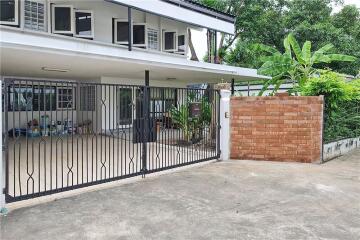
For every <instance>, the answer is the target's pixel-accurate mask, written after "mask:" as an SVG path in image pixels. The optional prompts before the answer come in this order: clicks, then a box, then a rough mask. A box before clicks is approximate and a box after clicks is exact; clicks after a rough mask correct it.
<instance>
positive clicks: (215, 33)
mask: <svg viewBox="0 0 360 240" xmlns="http://www.w3.org/2000/svg"><path fill="white" fill-rule="evenodd" d="M214 35H215V36H214V42H215V44H214V45H215V46H214V63H215V64H217V63H218V58H217V31H214Z"/></svg>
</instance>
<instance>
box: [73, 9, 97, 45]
mask: <svg viewBox="0 0 360 240" xmlns="http://www.w3.org/2000/svg"><path fill="white" fill-rule="evenodd" d="M74 13H75V36H76V37H81V38H94V17H93V12H92V11H87V10H75V11H74Z"/></svg>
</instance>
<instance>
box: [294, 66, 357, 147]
mask: <svg viewBox="0 0 360 240" xmlns="http://www.w3.org/2000/svg"><path fill="white" fill-rule="evenodd" d="M301 93H302V95H305V96H320V95H323V96H324V99H325V111H324V126H325V128H324V140H325V141H326V142H329V141H334V140H338V139H342V138H350V137H357V136H360V80H355V81H353V82H350V83H347V82H345V80H344V78H343V77H341V76H340V75H339V74H337V73H334V72H327V73H324V74H322V75H321V76H320V77H317V78H311V79H310V80H309V81H308V82H307V83H306V84H305V86H303V87H302V88H301Z"/></svg>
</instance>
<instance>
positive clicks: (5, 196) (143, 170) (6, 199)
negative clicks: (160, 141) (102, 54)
mask: <svg viewBox="0 0 360 240" xmlns="http://www.w3.org/2000/svg"><path fill="white" fill-rule="evenodd" d="M10 79H11V80H8V81H7V80H5V79H4V80H2V79H0V83H2V85H1V86H2V87H4V88H3V94H4V109H3V110H4V114H2V115H1V116H0V124H1V126H0V130H1V133H2V134H4V141H2V138H1V139H0V146H3V147H4V153H5V154H4V155H5V157H4V158H3V156H0V161H1V162H0V170H1V172H0V177H1V179H0V187H2V186H4V188H3V189H2V191H1V194H0V209H1V208H2V207H5V204H6V203H10V202H15V201H21V200H26V199H31V198H36V197H41V196H46V195H50V194H55V193H60V192H64V191H70V190H75V189H79V188H83V187H89V186H93V185H97V184H102V183H107V182H112V181H117V180H121V179H126V178H131V177H135V176H140V175H142V177H143V178H144V177H145V176H146V174H150V173H154V172H159V171H164V170H168V169H173V168H177V167H182V166H186V165H191V164H196V163H199V162H204V161H209V160H214V159H219V158H220V153H221V150H220V147H221V146H220V132H221V130H220V128H221V118H220V116H221V113H220V112H221V100H222V96H221V91H220V90H217V89H212V91H213V92H214V93H215V92H216V95H217V99H216V101H214V102H215V103H214V107H213V109H216V110H215V111H217V112H216V116H215V118H216V124H215V126H216V138H215V139H216V140H215V141H216V143H215V151H214V153H215V154H214V156H211V157H208V158H204V159H198V160H195V161H189V162H184V163H180V164H175V165H170V166H166V167H162V168H159V169H153V170H148V169H147V163H148V161H149V159H148V156H147V151H148V141H147V139H148V135H149V129H148V128H149V126H148V124H147V123H148V122H149V121H148V120H149V118H150V113H149V107H150V89H151V88H153V87H152V86H149V85H148V83H149V82H148V80H149V72H148V71H145V79H147V81H146V82H145V85H136V86H134V85H126V84H110V85H113V86H114V87H117V86H124V87H127V86H129V87H139V88H142V89H143V97H142V98H143V99H142V103H143V114H142V120H143V126H144V128H143V134H144V135H143V136H144V138H143V141H142V144H143V146H142V159H139V160H140V163H142V166H141V167H140V171H137V172H134V173H131V174H126V175H121V176H116V177H112V178H107V179H100V180H96V181H92V182H87V183H80V184H76V185H72V186H66V187H61V188H56V189H50V190H46V191H42V192H35V193H30V194H26V195H19V196H16V195H14V196H11V195H10V194H9V187H10V186H9V148H8V144H9V140H8V138H9V136H8V134H7V133H6V132H4V130H6V129H8V121H9V119H8V118H9V111H8V104H9V102H8V96H9V92H8V86H9V83H10V82H13V81H14V80H15V81H16V78H15V77H14V78H10ZM19 81H25V80H23V79H19ZM28 81H30V82H33V81H38V82H44V83H47V82H52V80H35V79H31V78H30V79H29V80H28ZM62 82H64V83H69V82H67V81H54V83H62ZM71 84H74V85H75V86H76V87H79V86H81V85H84V86H86V85H87V84H91V85H92V84H94V83H88V82H71ZM98 85H99V86H106V85H109V84H106V83H105V84H103V83H99V84H97V83H96V84H94V86H98ZM154 88H156V87H154ZM165 88H168V89H176V90H178V89H187V88H177V87H165ZM188 89H189V90H191V89H193V88H188ZM194 89H195V88H194ZM196 90H200V89H196ZM0 105H1V106H0V110H2V99H0ZM3 115H4V118H5V119H4V121H3V119H2V116H3ZM134 119H135V116H134ZM3 122H4V125H5V129H3V128H2V126H3ZM3 173H5V174H4V175H3V176H2V174H3ZM3 180H5V181H3ZM14 184H15V183H14Z"/></svg>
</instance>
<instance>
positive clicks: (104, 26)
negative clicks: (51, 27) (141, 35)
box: [50, 1, 190, 43]
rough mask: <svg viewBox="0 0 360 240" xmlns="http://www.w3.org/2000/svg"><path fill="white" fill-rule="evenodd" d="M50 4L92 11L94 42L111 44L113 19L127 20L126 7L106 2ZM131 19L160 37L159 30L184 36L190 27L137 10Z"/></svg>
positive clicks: (55, 2) (61, 2)
mask: <svg viewBox="0 0 360 240" xmlns="http://www.w3.org/2000/svg"><path fill="white" fill-rule="evenodd" d="M50 3H53V4H58V5H61V4H64V5H72V6H73V7H74V8H75V9H79V10H91V11H93V14H94V40H95V41H100V42H105V43H112V41H113V25H112V24H113V23H112V21H113V19H123V20H127V19H128V8H127V7H124V6H121V5H117V4H113V3H109V2H106V1H51V2H50ZM132 19H133V22H134V23H146V24H147V27H151V28H154V29H157V30H159V35H161V30H163V29H164V30H165V29H166V30H175V31H177V32H178V33H181V34H186V29H187V27H189V26H190V25H189V24H185V23H182V22H177V21H174V20H171V19H164V18H162V17H160V16H157V15H154V14H150V13H145V12H142V11H138V10H132ZM159 37H160V36H159ZM160 38H161V37H160Z"/></svg>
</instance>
